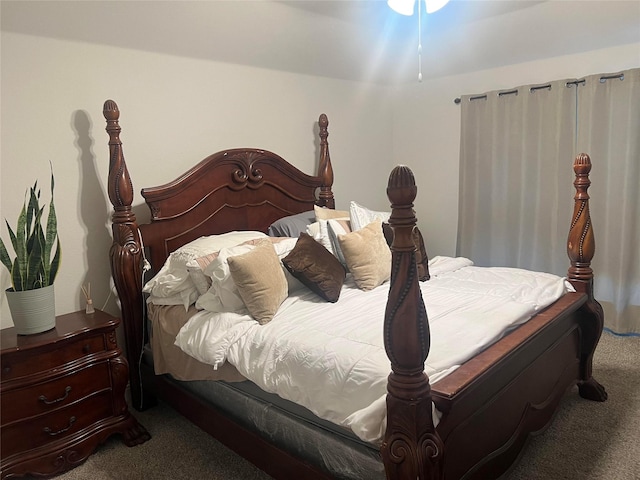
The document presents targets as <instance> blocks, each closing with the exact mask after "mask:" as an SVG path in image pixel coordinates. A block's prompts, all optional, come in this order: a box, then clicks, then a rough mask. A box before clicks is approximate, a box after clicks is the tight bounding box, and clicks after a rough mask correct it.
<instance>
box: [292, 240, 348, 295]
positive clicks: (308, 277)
mask: <svg viewBox="0 0 640 480" xmlns="http://www.w3.org/2000/svg"><path fill="white" fill-rule="evenodd" d="M282 263H283V264H284V266H285V268H286V269H287V270H289V272H291V275H293V276H294V277H295V278H297V279H298V280H300V282H302V283H303V284H304V285H306V286H307V287H308V288H309V290H311V291H312V292H315V293H316V294H318V295H319V296H321V297H322V298H324V299H325V300H327V301H329V302H332V303H333V302H337V301H338V298H339V297H340V290H341V289H342V284H343V283H344V279H345V277H346V272H345V270H344V267H343V266H342V264H341V263H340V261H339V260H338V259H337V258H336V257H334V256H333V255H332V254H331V252H329V250H327V249H326V248H325V247H323V246H322V245H321V244H320V243H318V242H316V241H315V240H314V239H313V237H312V236H311V235H308V234H306V233H301V234H300V236H299V237H298V241H297V242H296V246H295V247H294V248H293V250H291V252H289V254H288V255H287V256H286V257H284V258H283V259H282Z"/></svg>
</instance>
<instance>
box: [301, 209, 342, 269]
mask: <svg viewBox="0 0 640 480" xmlns="http://www.w3.org/2000/svg"><path fill="white" fill-rule="evenodd" d="M344 213H346V212H344ZM340 221H342V222H345V221H349V217H336V218H332V219H330V220H323V219H321V220H318V221H317V222H314V223H312V224H311V225H309V226H308V227H307V234H308V235H310V236H311V237H313V239H314V240H315V241H316V242H318V243H319V244H320V245H322V246H323V247H324V248H326V249H327V250H329V251H330V252H331V253H332V254H333V256H334V257H336V258H338V260H340V257H339V254H338V250H337V249H336V245H337V242H336V243H334V242H333V241H332V239H331V234H330V233H329V224H330V222H332V223H334V224H336V222H340ZM341 233H348V232H341ZM341 261H342V260H341Z"/></svg>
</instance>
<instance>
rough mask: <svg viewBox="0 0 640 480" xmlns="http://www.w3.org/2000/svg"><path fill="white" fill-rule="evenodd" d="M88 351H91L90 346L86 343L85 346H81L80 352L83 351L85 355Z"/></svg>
mask: <svg viewBox="0 0 640 480" xmlns="http://www.w3.org/2000/svg"><path fill="white" fill-rule="evenodd" d="M90 351H91V347H90V346H89V344H88V343H87V344H86V345H85V346H83V347H82V353H84V354H85V355H86V354H87V353H89V352H90Z"/></svg>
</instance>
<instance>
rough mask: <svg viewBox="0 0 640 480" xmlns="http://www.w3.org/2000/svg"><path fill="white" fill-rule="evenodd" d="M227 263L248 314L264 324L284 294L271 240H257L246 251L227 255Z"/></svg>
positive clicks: (285, 288) (285, 282) (285, 283)
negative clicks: (240, 253)
mask: <svg viewBox="0 0 640 480" xmlns="http://www.w3.org/2000/svg"><path fill="white" fill-rule="evenodd" d="M228 263H229V270H230V271H231V277H232V278H233V281H234V282H235V284H236V286H237V287H238V291H239V292H240V297H241V298H242V301H243V302H244V304H245V306H246V307H247V310H249V314H251V316H252V317H253V318H255V319H256V320H257V321H258V323H259V324H260V325H264V324H265V323H268V322H269V321H270V320H271V319H272V318H273V316H274V315H275V314H276V312H277V311H278V308H280V305H281V304H282V302H283V301H284V300H285V299H286V298H287V294H288V284H287V279H286V277H285V275H284V271H283V270H282V265H281V264H280V259H279V258H278V255H277V254H276V251H275V250H274V248H273V244H272V243H271V241H269V240H263V241H261V242H259V243H258V244H257V245H256V247H255V248H254V249H253V250H251V251H250V252H248V253H245V254H242V255H238V256H235V257H230V258H229V259H228Z"/></svg>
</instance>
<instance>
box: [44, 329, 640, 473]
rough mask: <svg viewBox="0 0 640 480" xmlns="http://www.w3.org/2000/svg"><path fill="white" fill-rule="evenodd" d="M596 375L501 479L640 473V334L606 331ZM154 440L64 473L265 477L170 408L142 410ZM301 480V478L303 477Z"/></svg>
mask: <svg viewBox="0 0 640 480" xmlns="http://www.w3.org/2000/svg"><path fill="white" fill-rule="evenodd" d="M594 377H595V378H596V379H597V380H598V381H599V382H600V383H602V384H603V385H604V386H605V387H606V389H607V392H608V393H609V399H608V400H607V401H606V402H605V403H596V402H590V401H587V400H583V399H582V398H580V397H579V396H578V394H577V389H576V390H575V391H571V392H570V393H569V394H568V395H567V396H566V397H565V399H564V400H563V402H562V407H561V409H560V410H559V412H558V414H557V416H556V418H555V419H554V421H553V423H552V425H551V426H550V427H549V429H548V430H547V431H545V432H544V433H543V434H542V435H539V436H537V437H535V438H533V439H532V440H531V442H530V443H529V445H528V446H527V448H526V449H525V452H524V454H523V455H522V456H521V458H520V460H519V462H518V463H517V464H516V466H515V467H514V468H513V469H512V471H511V472H509V473H508V474H507V475H505V476H504V477H503V479H502V480H525V479H526V480H543V479H544V480H560V479H570V480H574V479H576V480H577V479H590V480H637V479H640V433H639V432H640V338H638V337H616V336H613V335H611V334H606V333H605V334H604V335H603V337H602V339H601V341H600V345H599V347H598V350H597V351H596V356H595V365H594ZM135 415H136V416H137V417H138V419H139V420H140V422H141V423H142V424H143V425H144V426H145V427H146V428H147V430H148V431H149V433H150V434H151V436H152V439H151V440H150V441H148V442H147V443H145V444H143V445H140V446H137V447H134V448H127V447H126V446H124V444H122V443H121V442H120V439H119V438H118V437H117V436H116V437H113V438H111V439H110V440H108V441H107V443H105V444H104V445H102V446H101V447H100V448H99V449H98V450H97V451H96V453H95V454H93V455H92V456H91V457H89V459H88V460H87V461H86V462H85V463H84V464H82V465H81V466H79V467H77V468H76V469H74V470H72V471H70V472H67V473H66V474H64V475H61V476H59V477H56V478H58V479H59V480H78V479H91V480H137V479H140V480H142V479H145V480H156V479H158V480H161V479H207V480H235V479H237V480H266V479H270V478H271V477H269V476H268V475H266V474H264V473H263V472H261V471H260V470H258V469H256V468H255V467H253V466H252V465H251V464H249V463H248V462H246V461H245V460H243V459H242V458H240V457H238V456H237V455H236V454H234V453H233V452H231V451H229V450H228V449H227V448H225V447H224V446H222V445H221V444H220V443H218V442H217V441H215V440H213V439H212V438H211V437H209V436H208V435H206V434H205V433H204V432H202V431H201V430H199V429H198V428H197V427H195V426H193V425H192V424H191V423H189V422H187V421H186V420H184V419H183V418H182V417H181V416H179V415H178V414H177V413H175V412H174V411H173V410H172V409H171V408H169V407H167V406H165V405H160V406H158V407H156V408H153V409H151V410H149V411H146V412H141V413H140V412H135ZM296 480H297V479H296Z"/></svg>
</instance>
